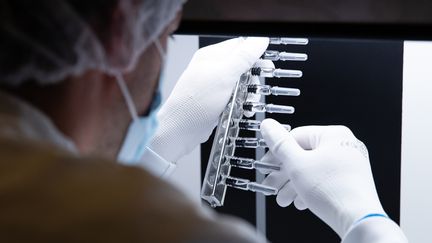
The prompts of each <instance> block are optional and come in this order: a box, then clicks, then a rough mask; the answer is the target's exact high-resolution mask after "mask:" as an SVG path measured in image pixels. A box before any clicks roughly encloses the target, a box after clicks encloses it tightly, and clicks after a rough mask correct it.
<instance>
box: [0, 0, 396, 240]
mask: <svg viewBox="0 0 432 243" xmlns="http://www.w3.org/2000/svg"><path fill="white" fill-rule="evenodd" d="M182 4H183V1H175V0H141V1H132V0H122V1H120V0H95V1H78V0H57V1H53V0H52V1H51V0H45V1H26V0H18V1H17V0H14V1H12V0H10V1H3V2H2V3H0V18H1V28H0V31H1V35H2V38H0V48H1V50H0V85H1V87H2V88H1V94H0V144H1V146H0V158H1V160H0V161H1V162H0V168H1V169H0V195H1V197H0V215H1V217H0V228H1V232H0V240H1V241H2V242H22V241H44V242H46V241H60V242H65V241H70V242H78V241H79V242H98V241H113V242H114V241H122V242H137V241H147V242H203V241H205V242H264V241H265V239H264V238H263V237H262V236H259V235H256V233H255V232H254V230H253V229H252V227H250V226H249V225H247V224H245V223H243V222H241V221H240V220H238V219H232V218H227V217H225V216H218V215H214V214H213V213H211V212H210V211H209V210H207V209H201V208H200V207H198V206H196V205H193V204H192V203H191V202H189V201H188V199H187V198H185V197H184V196H183V195H182V194H181V193H179V192H178V191H176V190H175V189H173V188H172V187H171V186H169V185H168V184H166V183H165V182H163V181H162V180H160V179H158V178H156V177H154V176H152V175H150V174H149V173H147V172H146V171H145V170H143V169H142V167H144V168H146V169H147V170H149V171H150V172H152V173H153V174H154V175H158V176H166V175H168V174H169V172H170V171H172V169H173V168H174V167H175V161H177V160H178V159H179V158H180V157H181V156H183V155H185V154H187V153H188V152H189V151H190V150H191V149H192V148H194V147H195V146H197V145H198V144H199V143H201V142H204V141H205V140H207V139H208V136H209V135H210V133H211V131H212V129H213V128H214V126H215V125H216V123H217V119H218V117H219V114H220V113H221V112H222V110H223V108H224V107H225V106H226V104H227V102H228V100H229V97H230V95H231V92H232V89H233V86H234V84H235V82H236V81H237V80H238V77H239V76H240V75H241V74H242V73H243V72H245V71H246V70H248V69H249V68H250V67H252V66H253V65H254V63H255V62H256V61H257V60H258V59H259V57H260V56H261V55H262V53H263V52H264V50H265V49H266V48H267V45H268V39H266V38H250V39H242V38H239V39H233V40H229V41H226V42H223V43H220V44H217V45H214V46H210V47H207V48H204V49H201V50H199V51H198V52H197V53H196V54H195V56H194V58H193V60H192V61H191V63H190V65H189V67H188V68H187V70H186V71H185V72H184V74H183V75H182V77H181V78H180V80H179V81H178V83H177V85H176V87H175V89H174V91H173V93H172V95H171V96H170V98H169V99H168V101H167V102H166V103H165V104H164V105H163V106H162V108H161V109H160V110H159V111H158V97H159V86H160V83H159V82H158V80H159V79H162V75H161V74H160V72H161V70H162V69H163V64H164V59H165V49H166V43H167V38H168V37H169V35H170V34H171V33H172V32H173V31H174V30H175V29H176V27H177V25H178V22H179V20H180V11H181V6H182ZM156 114H157V119H156ZM157 122H159V123H160V126H159V127H157ZM296 131H297V132H295V131H293V132H292V133H287V132H286V131H281V129H280V126H279V124H278V123H276V122H275V121H272V120H267V121H266V122H264V123H263V126H262V133H263V136H264V138H265V139H266V141H267V142H268V144H269V145H270V150H271V153H269V154H268V155H267V156H266V159H267V160H272V161H281V162H283V163H284V164H283V170H281V171H280V172H277V173H275V172H274V173H272V174H270V175H269V176H268V177H267V179H266V181H265V183H266V184H268V185H271V186H275V187H278V188H279V189H280V193H279V195H278V197H277V200H278V202H279V204H281V205H282V206H287V205H288V204H290V203H291V202H292V201H294V202H295V205H296V206H297V207H298V208H300V209H304V208H306V207H307V208H310V209H311V210H312V211H313V212H314V213H315V214H317V215H318V216H319V217H320V218H321V219H322V220H324V221H325V222H326V223H328V224H329V225H330V226H331V227H332V228H333V229H334V230H335V231H336V232H337V233H338V234H339V235H340V236H341V237H342V238H343V239H344V242H373V241H370V240H371V239H374V241H376V242H388V241H387V239H389V236H386V235H388V234H390V238H391V239H394V242H404V237H403V234H402V233H401V232H400V230H399V228H398V227H397V225H396V224H395V223H393V222H392V221H391V220H389V219H388V218H386V216H385V213H384V210H383V209H382V207H381V205H380V203H379V200H378V197H377V196H376V191H375V188H374V186H373V180H372V176H371V173H370V168H369V161H368V159H367V152H366V153H362V152H361V151H362V150H361V149H362V148H364V147H361V146H360V145H359V144H360V143H358V142H357V140H356V139H355V137H354V136H353V135H352V134H351V133H350V131H349V130H348V129H346V128H341V127H329V128H322V127H313V128H300V129H298V130H296ZM153 135H154V136H153ZM311 135H316V136H314V138H315V139H318V140H312V139H310V136H311ZM329 135H331V136H329ZM333 135H337V136H333ZM320 138H322V139H320ZM340 141H343V142H344V143H343V146H345V147H344V148H341V147H340V146H342V145H341V143H339V142H340ZM324 145H327V146H324ZM305 149H306V150H313V151H312V152H311V151H307V152H306V151H304V150H305ZM359 149H360V150H359ZM322 155H325V156H324V157H322ZM321 158H322V162H323V163H322V164H320V163H318V162H317V161H318V160H321ZM320 162H321V161H320ZM348 162H349V164H350V166H348V167H352V168H355V166H357V167H356V168H360V173H359V174H358V176H357V177H355V179H356V180H354V182H352V183H345V182H346V180H345V179H347V180H348V177H347V176H348V175H353V173H354V172H353V171H352V170H347V169H346V168H347V166H343V167H341V166H340V165H341V164H343V163H348ZM327 164H328V165H329V167H325V166H326V165H327ZM353 166H354V167H353ZM324 167H325V168H328V169H327V170H322V169H323V168H324ZM345 172H349V173H345ZM350 173H351V174H350ZM349 178H350V177H349ZM358 186H360V187H361V188H363V189H364V190H360V189H358ZM358 199H361V202H362V205H357V204H356V203H354V202H355V201H356V200H358ZM363 204H364V205H363ZM377 227H378V228H379V227H381V228H379V229H381V230H378V231H377V232H375V231H374V230H373V229H376V228H377ZM383 233H384V234H383ZM371 237H372V238H371ZM380 240H381V241H380Z"/></svg>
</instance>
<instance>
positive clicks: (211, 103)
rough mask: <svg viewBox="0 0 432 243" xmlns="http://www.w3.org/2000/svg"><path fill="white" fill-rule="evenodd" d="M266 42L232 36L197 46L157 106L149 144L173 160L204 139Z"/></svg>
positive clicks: (154, 149) (264, 48) (264, 47)
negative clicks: (176, 80) (155, 123)
mask: <svg viewBox="0 0 432 243" xmlns="http://www.w3.org/2000/svg"><path fill="white" fill-rule="evenodd" d="M268 44H269V39H268V38H236V39H231V40H228V41H224V42H221V43H218V44H215V45H211V46H207V47H204V48H202V49H200V50H198V51H197V52H196V53H195V55H194V56H193V58H192V60H191V62H190V64H189V66H188V67H187V69H186V70H185V71H184V73H183V74H182V75H181V77H180V79H179V81H178V82H177V84H176V86H175V87H174V90H173V91H172V93H171V95H170V96H169V97H168V100H167V101H166V103H165V104H164V105H163V106H162V107H161V109H160V111H159V113H158V120H159V124H160V126H159V128H158V130H157V131H156V134H155V137H154V139H153V141H152V142H151V144H150V145H149V148H150V149H151V150H153V151H154V152H156V153H157V154H158V155H159V156H161V157H163V158H164V159H165V160H167V161H170V162H176V161H177V160H178V159H180V157H182V156H183V155H186V154H188V153H190V152H191V151H192V150H193V149H194V148H195V147H196V146H198V145H199V144H200V143H202V142H205V141H207V140H208V138H209V136H210V134H211V132H212V131H213V128H214V127H215V126H216V125H217V122H218V120H219V116H220V114H221V113H222V111H223V109H224V108H225V107H226V105H227V104H228V101H229V99H230V97H231V94H232V92H233V89H234V86H235V84H236V82H237V81H238V80H239V79H240V76H241V75H242V74H243V73H244V72H246V71H247V70H248V69H250V68H251V67H252V66H253V65H254V63H255V62H256V61H257V60H258V59H259V58H260V57H261V55H262V54H263V53H264V51H265V50H266V49H267V46H268Z"/></svg>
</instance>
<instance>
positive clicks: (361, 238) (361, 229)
mask: <svg viewBox="0 0 432 243" xmlns="http://www.w3.org/2000/svg"><path fill="white" fill-rule="evenodd" d="M342 243H408V239H407V238H406V237H405V235H404V233H403V232H402V230H401V229H400V227H399V225H397V224H396V223H395V222H393V221H392V220H391V219H389V218H385V217H370V218H366V219H364V220H362V221H360V222H359V223H357V224H355V225H354V226H352V227H351V228H350V229H349V230H348V233H347V234H346V235H345V237H343V239H342Z"/></svg>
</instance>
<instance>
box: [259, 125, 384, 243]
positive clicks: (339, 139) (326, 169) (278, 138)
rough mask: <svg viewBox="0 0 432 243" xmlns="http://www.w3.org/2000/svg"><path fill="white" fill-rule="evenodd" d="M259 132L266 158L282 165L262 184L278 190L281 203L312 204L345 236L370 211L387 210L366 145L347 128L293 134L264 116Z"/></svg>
mask: <svg viewBox="0 0 432 243" xmlns="http://www.w3.org/2000/svg"><path fill="white" fill-rule="evenodd" d="M261 133H262V136H263V138H264V139H265V141H266V143H267V145H268V146H269V149H270V151H269V153H268V154H266V155H265V158H264V161H276V162H277V163H281V164H282V167H281V170H280V171H276V172H271V173H270V174H269V175H268V176H267V177H266V179H265V180H264V181H263V184H265V185H268V186H272V187H275V188H278V189H279V192H278V195H277V198H276V200H277V203H278V204H279V205H280V206H282V207H286V206H288V205H290V204H291V203H292V202H293V201H294V204H295V206H296V207H297V208H298V209H300V210H303V209H306V208H309V209H310V210H311V211H312V212H313V213H314V214H315V215H317V216H318V217H319V218H321V219H322V220H323V221H324V222H325V223H327V224H328V225H329V226H330V227H331V228H332V229H333V230H334V231H336V233H338V234H339V236H340V237H341V238H342V237H343V236H344V235H345V233H346V232H347V230H348V229H349V227H350V226H351V225H352V224H353V223H354V222H356V221H357V220H359V219H361V218H362V217H364V216H366V215H368V214H374V213H376V214H385V212H384V210H383V208H382V206H381V203H380V201H379V198H378V195H377V192H376V189H375V184H374V180H373V177H372V171H371V167H370V163H369V157H368V152H367V149H366V147H365V146H364V144H363V143H362V142H360V141H359V140H357V138H356V137H355V136H354V135H353V133H352V132H351V131H350V130H349V129H348V128H347V127H344V126H306V127H299V128H296V129H294V130H292V131H291V132H288V131H286V129H285V128H284V127H282V126H281V125H280V124H279V123H278V122H277V121H275V120H272V119H266V120H264V121H263V122H262V124H261Z"/></svg>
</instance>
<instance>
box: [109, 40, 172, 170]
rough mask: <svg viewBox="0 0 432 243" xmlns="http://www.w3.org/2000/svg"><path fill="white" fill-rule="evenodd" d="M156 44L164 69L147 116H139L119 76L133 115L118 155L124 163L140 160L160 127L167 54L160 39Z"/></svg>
mask: <svg viewBox="0 0 432 243" xmlns="http://www.w3.org/2000/svg"><path fill="white" fill-rule="evenodd" d="M155 45H156V47H157V49H158V50H159V53H160V55H161V58H162V70H161V73H160V75H159V85H158V88H157V91H156V94H155V97H154V99H153V101H152V104H151V107H150V111H149V114H148V115H147V116H144V117H138V115H137V111H136V108H135V106H134V104H133V102H132V98H131V96H130V94H129V91H128V90H127V87H126V84H125V82H124V80H123V77H122V76H121V75H118V76H117V81H118V83H119V86H120V89H121V90H122V92H123V95H124V96H125V99H126V104H127V105H128V108H129V111H130V112H131V115H132V122H131V124H130V125H129V128H128V131H127V134H126V137H125V139H124V141H123V144H122V146H121V148H120V152H119V154H118V156H117V160H118V161H119V162H121V163H123V164H129V165H133V164H137V163H139V162H140V160H141V158H142V157H143V155H144V152H145V151H146V147H147V145H148V143H149V142H150V141H151V139H152V138H153V136H154V134H155V133H156V129H157V127H158V121H157V112H158V110H159V108H160V105H161V101H162V96H161V85H162V83H163V80H164V77H165V56H166V55H165V53H164V51H163V49H162V47H161V45H160V43H159V42H158V41H156V42H155Z"/></svg>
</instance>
